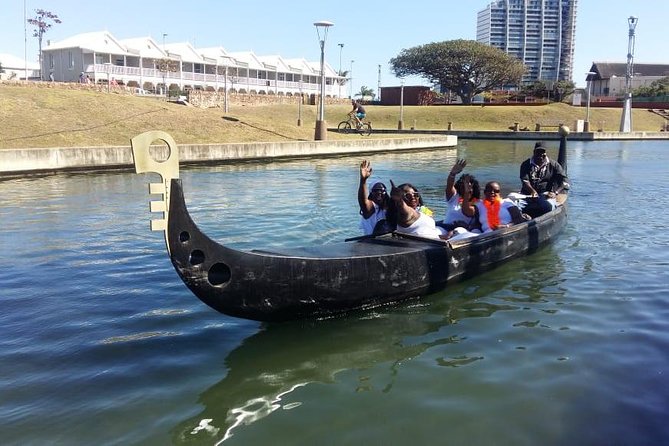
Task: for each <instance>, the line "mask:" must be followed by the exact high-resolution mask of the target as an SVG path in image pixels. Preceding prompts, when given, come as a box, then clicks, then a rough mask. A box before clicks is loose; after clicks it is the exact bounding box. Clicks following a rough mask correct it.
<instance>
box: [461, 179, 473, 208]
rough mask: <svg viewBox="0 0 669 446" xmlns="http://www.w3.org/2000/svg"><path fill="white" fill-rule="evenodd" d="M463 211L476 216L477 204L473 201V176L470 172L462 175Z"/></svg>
mask: <svg viewBox="0 0 669 446" xmlns="http://www.w3.org/2000/svg"><path fill="white" fill-rule="evenodd" d="M462 182H463V186H462V197H461V198H462V213H463V214H465V215H466V216H467V217H474V216H475V215H476V209H475V208H476V206H474V204H473V203H472V202H471V201H472V200H471V198H472V178H471V176H470V175H468V174H464V175H463V176H462Z"/></svg>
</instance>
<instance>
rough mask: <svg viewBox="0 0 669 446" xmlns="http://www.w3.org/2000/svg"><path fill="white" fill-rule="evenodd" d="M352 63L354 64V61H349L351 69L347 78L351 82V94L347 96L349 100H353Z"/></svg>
mask: <svg viewBox="0 0 669 446" xmlns="http://www.w3.org/2000/svg"><path fill="white" fill-rule="evenodd" d="M353 62H355V60H353V59H351V69H350V70H349V71H348V78H349V79H350V80H351V85H350V89H351V94H350V95H349V98H350V99H353Z"/></svg>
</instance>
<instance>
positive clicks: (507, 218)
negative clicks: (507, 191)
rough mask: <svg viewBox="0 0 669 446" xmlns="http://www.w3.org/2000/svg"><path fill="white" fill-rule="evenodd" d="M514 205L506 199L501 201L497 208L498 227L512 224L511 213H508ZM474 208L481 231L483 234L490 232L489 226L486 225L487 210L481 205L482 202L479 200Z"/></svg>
mask: <svg viewBox="0 0 669 446" xmlns="http://www.w3.org/2000/svg"><path fill="white" fill-rule="evenodd" d="M515 206H516V204H515V203H514V202H513V201H511V200H509V199H508V198H505V199H504V200H502V202H501V203H500V206H499V224H500V225H508V224H511V223H513V217H511V212H509V209H510V208H512V207H515ZM476 207H477V208H478V210H479V220H481V228H482V229H483V232H490V231H492V228H491V227H490V224H489V223H488V210H487V208H486V207H485V204H484V203H483V200H479V201H478V202H477V203H476Z"/></svg>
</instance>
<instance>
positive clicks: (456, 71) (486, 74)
mask: <svg viewBox="0 0 669 446" xmlns="http://www.w3.org/2000/svg"><path fill="white" fill-rule="evenodd" d="M390 65H391V69H392V71H393V72H394V73H395V75H396V76H398V77H404V76H409V75H417V76H422V77H424V78H426V79H427V80H429V81H430V82H432V83H434V84H439V85H441V88H442V90H444V89H448V90H451V91H453V92H454V93H455V94H457V95H458V96H460V98H461V99H462V102H463V103H465V104H470V103H471V101H472V98H473V97H474V96H476V95H477V94H479V93H483V92H484V91H487V90H490V89H493V88H495V87H501V86H504V85H518V84H519V83H520V80H521V79H522V76H523V74H524V73H525V66H524V65H523V64H522V62H520V61H519V60H518V59H515V58H514V57H511V56H509V55H507V54H506V53H505V52H503V51H501V50H499V49H497V48H494V47H491V46H488V45H484V44H482V43H479V42H476V41H474V40H462V39H459V40H449V41H445V42H436V43H435V42H433V43H428V44H426V45H421V46H416V47H413V48H409V49H403V50H402V51H401V52H400V54H399V55H398V56H397V57H394V58H392V59H390Z"/></svg>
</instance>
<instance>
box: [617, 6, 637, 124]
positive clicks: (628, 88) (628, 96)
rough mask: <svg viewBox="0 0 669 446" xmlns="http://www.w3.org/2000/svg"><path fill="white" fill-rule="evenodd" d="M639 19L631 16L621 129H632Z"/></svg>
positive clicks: (628, 22) (628, 21)
mask: <svg viewBox="0 0 669 446" xmlns="http://www.w3.org/2000/svg"><path fill="white" fill-rule="evenodd" d="M638 22H639V19H638V18H636V17H629V18H628V19H627V24H628V25H629V39H628V43H627V72H626V74H625V102H624V103H623V114H622V116H621V118H620V131H621V132H631V131H632V77H634V41H635V38H634V30H635V29H636V25H637V23H638Z"/></svg>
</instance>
